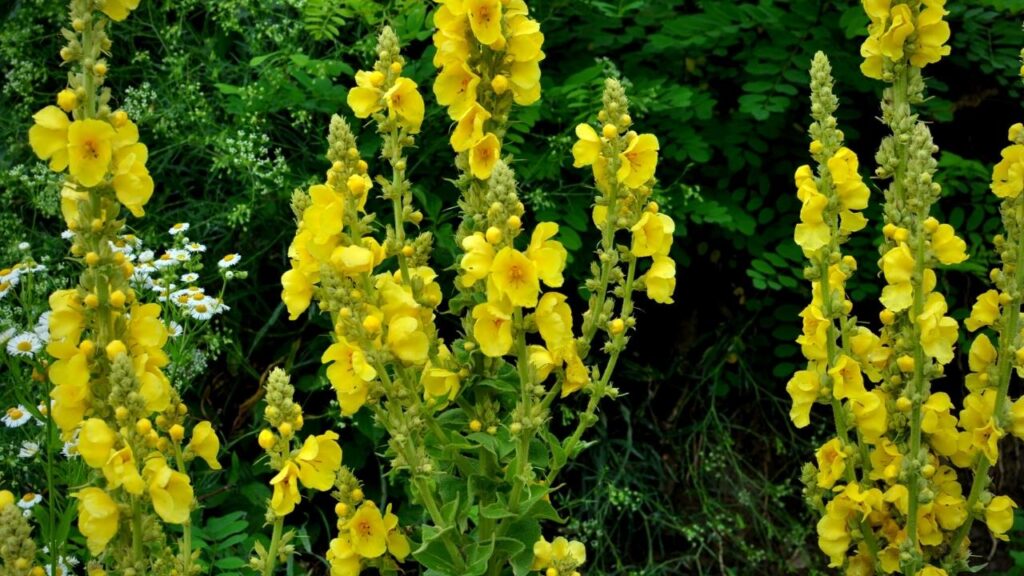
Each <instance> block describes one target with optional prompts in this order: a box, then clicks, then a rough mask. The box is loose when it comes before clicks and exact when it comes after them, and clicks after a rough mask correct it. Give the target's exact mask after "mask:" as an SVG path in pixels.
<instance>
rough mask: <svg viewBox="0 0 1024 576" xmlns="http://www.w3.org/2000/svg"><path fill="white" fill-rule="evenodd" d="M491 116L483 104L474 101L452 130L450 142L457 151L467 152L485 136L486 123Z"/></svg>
mask: <svg viewBox="0 0 1024 576" xmlns="http://www.w3.org/2000/svg"><path fill="white" fill-rule="evenodd" d="M490 118H491V113H490V112H488V111H487V110H486V109H484V107H483V106H481V105H480V104H478V103H476V102H474V103H473V104H472V105H471V106H469V107H468V108H467V109H466V111H465V112H463V113H462V115H461V116H459V122H458V124H456V125H455V130H452V135H451V138H449V140H448V141H449V143H451V145H452V149H453V150H455V151H456V152H465V151H466V150H469V149H470V148H472V147H473V146H474V145H476V143H477V142H480V141H481V140H482V139H483V137H484V124H485V123H486V122H487V121H488V120H489V119H490Z"/></svg>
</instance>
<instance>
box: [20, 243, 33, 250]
mask: <svg viewBox="0 0 1024 576" xmlns="http://www.w3.org/2000/svg"><path fill="white" fill-rule="evenodd" d="M31 248H32V245H31V244H29V243H28V242H19V243H18V250H21V251H22V252H28V251H29V250H30V249H31Z"/></svg>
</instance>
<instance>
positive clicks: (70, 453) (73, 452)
mask: <svg viewBox="0 0 1024 576" xmlns="http://www.w3.org/2000/svg"><path fill="white" fill-rule="evenodd" d="M60 453H61V454H62V455H63V456H64V457H65V458H67V459H68V460H71V459H72V458H77V457H78V437H77V436H76V437H75V440H74V441H73V442H65V443H64V447H63V448H61V450H60Z"/></svg>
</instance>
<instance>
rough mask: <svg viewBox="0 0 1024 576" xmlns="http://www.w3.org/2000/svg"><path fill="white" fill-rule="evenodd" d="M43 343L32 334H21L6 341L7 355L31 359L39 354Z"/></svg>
mask: <svg viewBox="0 0 1024 576" xmlns="http://www.w3.org/2000/svg"><path fill="white" fill-rule="evenodd" d="M42 347H43V343H42V341H41V340H39V336H36V335H35V334H33V333H32V332H22V333H21V334H18V335H17V336H15V337H14V338H11V339H10V340H8V341H7V353H8V354H10V355H11V356H25V357H28V358H31V357H33V356H35V355H36V352H39V349H40V348H42Z"/></svg>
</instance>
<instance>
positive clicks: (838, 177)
mask: <svg viewBox="0 0 1024 576" xmlns="http://www.w3.org/2000/svg"><path fill="white" fill-rule="evenodd" d="M826 164H827V165H828V170H829V172H830V173H831V174H832V183H833V184H835V187H836V192H837V193H838V196H839V203H840V205H841V206H842V207H843V208H844V209H846V210H863V209H865V208H867V207H868V199H869V197H870V195H871V192H870V190H868V187H867V185H866V184H864V181H863V180H862V179H861V177H860V172H858V166H859V164H858V161H857V154H855V153H854V152H853V150H850V149H849V148H847V147H845V146H843V147H842V148H840V149H839V150H837V151H836V153H835V154H833V155H832V157H831V158H829V159H828V162H827V163H826Z"/></svg>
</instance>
